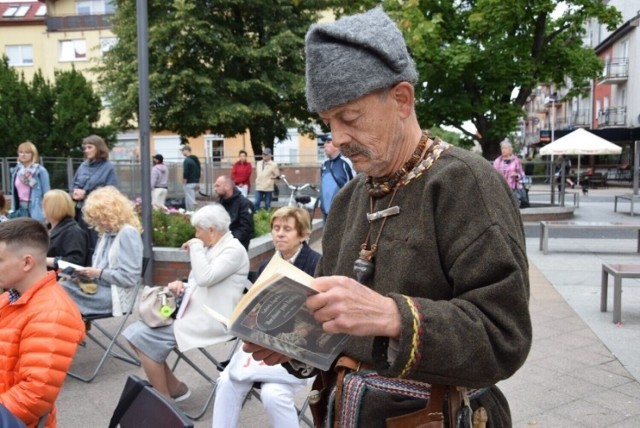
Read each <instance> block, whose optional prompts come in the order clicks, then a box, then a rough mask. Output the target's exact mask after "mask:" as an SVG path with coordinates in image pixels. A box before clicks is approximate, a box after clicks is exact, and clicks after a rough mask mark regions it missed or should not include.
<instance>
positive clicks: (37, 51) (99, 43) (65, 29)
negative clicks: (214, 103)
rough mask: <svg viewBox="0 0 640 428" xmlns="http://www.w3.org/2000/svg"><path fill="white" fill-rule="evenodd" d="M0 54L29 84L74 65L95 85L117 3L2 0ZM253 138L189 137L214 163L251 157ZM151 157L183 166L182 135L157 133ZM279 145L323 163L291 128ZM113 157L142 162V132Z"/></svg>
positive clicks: (286, 153)
mask: <svg viewBox="0 0 640 428" xmlns="http://www.w3.org/2000/svg"><path fill="white" fill-rule="evenodd" d="M0 1H2V2H1V3H0V52H3V53H4V54H5V55H7V56H8V58H9V64H10V65H11V66H12V67H14V68H15V69H16V70H17V71H18V72H20V73H24V76H25V78H26V79H27V80H30V79H31V78H32V77H33V75H34V74H35V73H36V71H37V70H38V69H41V70H42V73H43V75H44V76H45V77H46V78H48V79H50V80H53V78H54V71H55V70H69V69H71V67H75V69H76V70H79V71H81V72H82V73H83V74H84V75H85V77H86V78H87V80H89V81H93V82H95V80H96V79H95V75H94V74H93V73H92V71H91V68H92V67H94V66H95V65H97V64H99V63H100V61H101V60H102V57H103V55H104V54H105V52H107V51H108V50H109V49H110V48H111V47H112V46H114V45H115V44H116V43H117V39H116V37H115V36H114V34H113V33H112V32H111V25H112V24H111V20H112V17H113V15H114V12H115V8H116V6H117V3H116V1H115V0H40V1H35V0H33V1H24V0H23V1H9V2H7V0H0ZM103 105H104V111H103V115H102V116H103V117H102V118H101V120H103V121H108V100H103ZM250 137H251V136H250V135H249V134H248V133H246V134H244V135H239V136H234V137H225V136H223V135H219V134H214V133H211V134H205V135H201V136H199V137H196V138H189V139H188V142H189V144H190V145H191V146H192V148H193V153H194V154H195V155H197V156H199V157H201V158H204V159H206V160H207V161H211V162H213V163H214V164H222V165H223V166H224V165H225V164H227V165H230V164H232V163H233V162H234V161H235V160H237V157H238V152H239V151H240V150H245V151H247V152H248V154H249V157H252V156H253V155H254V154H253V150H252V147H251V140H250ZM150 140H151V141H150V146H151V154H152V155H153V154H155V153H161V154H162V155H163V156H164V157H165V161H166V162H181V161H182V156H181V154H180V151H179V146H180V143H181V141H182V139H181V137H180V135H178V134H176V133H172V132H170V131H165V132H159V133H153V134H152V135H151V138H150ZM276 143H277V144H276V145H275V146H274V158H275V160H276V161H278V162H280V163H283V164H287V163H300V164H310V165H314V164H318V163H319V162H321V161H322V160H323V156H324V154H323V152H322V149H321V146H320V144H321V142H320V141H319V140H316V139H311V138H309V137H307V136H305V135H300V134H298V132H297V131H296V130H295V129H290V130H289V135H288V137H287V138H286V139H285V140H283V141H280V142H276ZM112 159H114V160H119V161H127V160H132V161H136V160H139V159H140V141H139V133H138V132H137V131H135V130H134V131H132V132H123V133H121V134H119V135H118V143H117V145H116V146H115V147H114V149H113V151H112Z"/></svg>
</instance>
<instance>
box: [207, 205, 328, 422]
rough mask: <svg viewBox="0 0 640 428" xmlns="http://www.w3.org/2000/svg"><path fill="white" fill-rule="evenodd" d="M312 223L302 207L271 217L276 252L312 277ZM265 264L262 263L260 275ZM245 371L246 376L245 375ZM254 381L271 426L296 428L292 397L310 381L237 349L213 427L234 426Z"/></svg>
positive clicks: (220, 392)
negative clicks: (259, 383)
mask: <svg viewBox="0 0 640 428" xmlns="http://www.w3.org/2000/svg"><path fill="white" fill-rule="evenodd" d="M310 234H311V220H310V218H309V214H308V212H307V211H306V210H305V209H303V208H293V207H284V208H280V209H278V210H277V211H276V212H274V213H273V215H272V216H271V239H273V244H274V246H275V249H276V252H275V254H274V256H273V257H282V258H283V259H284V260H287V261H289V262H291V263H293V265H294V266H296V267H298V268H299V269H301V270H303V271H305V272H306V273H308V274H309V275H313V273H314V271H315V268H316V264H318V261H319V260H320V254H318V253H317V252H315V251H313V250H312V249H311V248H310V247H309V245H308V244H307V239H308V238H309V235H310ZM267 263H268V261H264V262H263V263H262V264H261V266H260V269H259V271H258V273H261V272H262V271H263V270H264V268H265V266H266V265H267ZM247 372H248V373H247ZM254 382H261V387H260V400H261V401H262V404H263V406H264V407H265V409H266V411H267V414H268V415H269V420H270V422H271V426H272V427H298V426H299V423H298V415H297V412H296V408H295V405H294V399H293V398H294V395H295V394H296V393H297V392H298V391H299V390H300V389H301V388H302V387H304V386H306V385H307V384H308V382H309V379H298V378H296V377H294V376H292V375H290V374H289V373H288V372H287V371H286V369H285V368H284V367H282V366H279V365H278V366H267V365H264V364H261V363H260V362H257V361H255V360H254V359H253V357H252V356H251V354H247V353H246V352H244V351H242V349H241V348H238V350H237V351H236V353H235V354H234V355H233V357H232V358H231V361H230V363H229V365H228V366H227V369H226V370H224V371H223V372H222V373H221V374H220V378H219V379H218V387H217V391H216V401H215V404H214V408H213V428H226V427H235V426H237V425H238V418H239V416H240V410H241V409H242V403H243V401H244V397H245V396H246V395H247V393H248V392H249V390H250V389H251V387H252V386H253V384H254Z"/></svg>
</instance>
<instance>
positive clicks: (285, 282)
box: [205, 257, 349, 370]
mask: <svg viewBox="0 0 640 428" xmlns="http://www.w3.org/2000/svg"><path fill="white" fill-rule="evenodd" d="M274 259H276V257H274ZM283 263H285V264H286V265H288V266H283V265H281V264H280V267H281V268H282V269H280V273H273V272H274V269H269V271H267V268H265V271H264V272H263V274H262V275H260V278H258V280H257V281H256V283H255V285H254V286H253V287H252V288H251V289H250V290H249V293H247V294H245V295H244V296H243V298H242V299H241V300H240V303H238V306H237V307H236V309H234V311H233V313H232V315H231V317H230V319H228V320H227V319H226V318H225V317H224V316H222V315H220V314H218V313H217V312H216V311H214V310H213V309H211V308H209V307H207V306H205V311H206V312H207V313H209V314H210V315H211V316H212V317H213V318H215V319H216V320H218V321H220V322H222V323H223V324H225V325H226V326H227V329H228V331H229V332H230V333H231V334H234V335H236V336H237V337H239V338H241V339H242V340H246V341H248V342H252V343H256V344H258V345H261V346H263V347H265V348H268V349H271V350H273V351H276V352H279V353H281V354H284V355H286V356H288V357H291V358H293V359H296V360H298V361H302V362H304V363H307V364H309V365H312V366H314V367H318V368H319V369H321V370H328V369H329V368H330V367H331V364H332V363H333V361H334V360H335V359H336V358H337V356H338V355H339V354H340V352H341V351H342V349H344V346H345V345H346V344H347V342H348V341H349V336H348V335H346V334H328V333H325V332H324V331H323V330H322V324H321V323H319V322H317V321H316V320H315V319H314V318H313V315H312V314H311V312H309V310H308V309H307V307H306V305H305V301H306V299H307V297H308V296H310V295H312V294H316V293H317V291H316V290H314V289H313V288H311V287H309V286H308V284H304V283H302V282H300V281H299V280H296V279H294V278H292V277H291V276H290V275H287V271H290V270H291V268H293V269H296V270H299V269H297V268H296V267H295V266H293V265H292V264H290V263H288V262H285V261H283ZM270 264H271V263H270ZM276 264H279V263H276ZM272 268H273V266H272ZM283 269H284V271H283ZM300 272H302V271H300ZM302 273H303V274H304V272H302ZM265 274H267V275H269V276H268V277H267V278H264V276H265ZM305 275H306V274H305ZM309 278H311V277H309Z"/></svg>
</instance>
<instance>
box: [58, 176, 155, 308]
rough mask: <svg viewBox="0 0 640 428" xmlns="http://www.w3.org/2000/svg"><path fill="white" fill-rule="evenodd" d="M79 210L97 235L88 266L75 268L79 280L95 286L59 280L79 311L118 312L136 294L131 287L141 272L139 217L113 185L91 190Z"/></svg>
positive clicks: (127, 304)
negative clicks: (81, 285)
mask: <svg viewBox="0 0 640 428" xmlns="http://www.w3.org/2000/svg"><path fill="white" fill-rule="evenodd" d="M82 212H83V215H84V220H85V221H86V222H87V224H88V225H89V227H92V228H94V229H95V230H96V231H97V232H98V235H99V237H98V243H97V245H96V250H95V252H94V254H93V259H92V262H91V267H86V268H84V269H78V270H77V271H76V273H77V274H78V276H79V278H80V282H87V281H88V282H92V283H95V285H97V287H95V286H94V287H83V288H81V287H80V285H79V282H78V281H71V280H63V281H60V284H62V286H63V287H64V288H65V289H66V290H67V292H68V293H69V294H70V295H71V297H72V298H73V300H74V301H75V302H76V303H77V304H78V307H79V308H80V312H81V313H82V314H84V315H87V314H107V313H111V314H112V315H113V316H120V315H122V314H123V313H124V312H126V310H127V308H128V307H129V306H130V305H131V303H132V302H133V299H135V298H136V296H135V295H134V287H135V285H136V283H137V282H138V280H139V279H140V275H141V273H142V254H143V247H142V238H141V237H140V233H141V232H142V226H141V225H140V220H139V219H138V216H137V214H136V212H135V211H134V208H133V203H132V202H131V201H129V199H127V198H126V197H125V196H124V195H123V194H122V193H120V191H118V189H116V188H115V187H113V186H105V187H101V188H99V189H97V190H94V191H93V192H92V193H91V194H90V195H89V196H88V197H87V199H86V201H85V204H84V207H83V208H82ZM91 285H93V284H91ZM112 296H113V297H114V298H112ZM116 297H117V298H116Z"/></svg>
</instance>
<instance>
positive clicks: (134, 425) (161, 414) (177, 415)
mask: <svg viewBox="0 0 640 428" xmlns="http://www.w3.org/2000/svg"><path fill="white" fill-rule="evenodd" d="M117 426H119V427H120V428H139V427H153V428H193V422H192V421H190V420H189V419H188V418H187V416H186V415H185V414H184V413H182V411H181V410H180V409H178V408H177V407H176V406H175V405H174V404H173V403H172V402H171V400H169V399H167V398H166V397H165V396H163V395H162V394H160V393H159V392H158V391H157V390H156V389H155V388H154V387H153V386H151V384H150V383H149V382H147V381H146V380H143V379H140V378H139V377H138V376H135V375H130V376H129V377H128V378H127V382H126V383H125V385H124V388H123V390H122V395H121V396H120V400H119V401H118V405H117V406H116V409H115V410H114V412H113V416H112V417H111V422H110V423H109V428H115V427H117Z"/></svg>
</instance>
